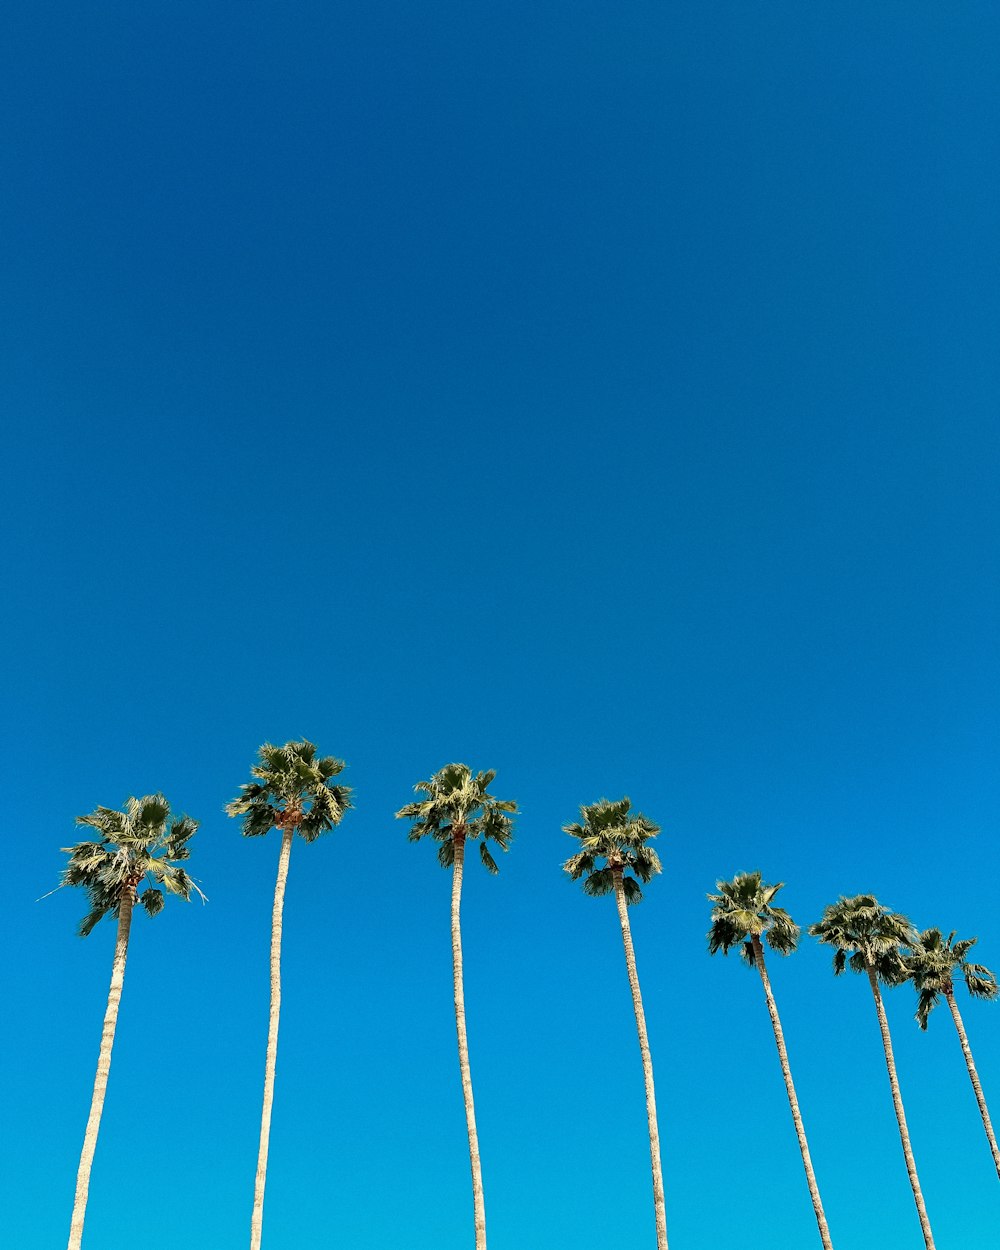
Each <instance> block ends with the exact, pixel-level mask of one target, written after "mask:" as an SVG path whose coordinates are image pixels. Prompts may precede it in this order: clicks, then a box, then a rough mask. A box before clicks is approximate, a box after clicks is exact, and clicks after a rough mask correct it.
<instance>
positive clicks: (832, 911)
mask: <svg viewBox="0 0 1000 1250" xmlns="http://www.w3.org/2000/svg"><path fill="white" fill-rule="evenodd" d="M809 932H810V933H811V934H812V936H813V937H815V938H819V940H820V941H821V942H824V943H826V944H827V945H828V946H833V947H835V951H834V956H833V971H834V974H835V975H836V976H840V974H841V973H842V972H843V971H844V969H845V968H850V970H851V971H852V972H857V973H859V974H860V973H864V974H865V975H866V976H867V977H868V984H869V985H870V986H871V991H872V997H873V998H874V1000H875V1011H876V1014H877V1015H878V1024H879V1029H880V1030H881V1033H882V1046H883V1048H884V1050H885V1066H886V1068H887V1069H888V1072H889V1086H890V1088H891V1089H892V1105H893V1107H894V1109H895V1112H896V1123H897V1124H898V1125H899V1140H900V1141H901V1142H902V1145H903V1158H904V1159H905V1160H906V1173H907V1176H908V1177H909V1178H910V1188H911V1189H912V1190H913V1200H914V1202H915V1203H916V1206H917V1215H918V1216H919V1218H920V1228H921V1231H922V1232H923V1235H924V1244H925V1246H926V1247H927V1250H934V1236H933V1234H932V1232H931V1225H930V1220H929V1219H928V1218H927V1208H926V1207H925V1206H924V1195H923V1192H922V1191H921V1189H920V1179H919V1177H918V1176H917V1165H916V1163H915V1162H914V1159H913V1150H912V1148H911V1146H910V1134H909V1131H908V1129H907V1127H906V1115H905V1114H904V1112H903V1097H902V1094H900V1092H899V1079H898V1077H897V1076H896V1060H895V1058H894V1057H893V1053H892V1038H891V1037H890V1036H889V1021H888V1020H887V1019H886V1015H885V1004H884V1003H883V1002H882V994H881V992H880V991H879V983H881V984H882V985H888V986H894V985H899V984H900V983H901V982H903V981H905V980H906V965H905V963H904V962H903V951H904V950H905V949H907V948H909V947H912V946H913V945H914V944H915V943H916V942H917V941H918V940H919V935H918V934H917V931H916V929H915V928H914V927H913V925H912V924H911V923H910V921H909V920H908V919H907V918H906V917H905V916H903V915H901V914H900V913H899V912H894V911H889V910H888V909H887V908H885V907H883V906H882V905H881V903H880V902H879V901H878V899H877V898H875V897H874V896H873V895H871V894H858V895H855V896H854V897H853V898H844V897H841V898H839V899H838V900H837V902H836V903H831V904H830V906H829V907H828V908H827V909H826V911H824V913H823V919H822V920H819V921H817V923H816V924H813V925H810V926H809Z"/></svg>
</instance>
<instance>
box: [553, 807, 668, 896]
mask: <svg viewBox="0 0 1000 1250" xmlns="http://www.w3.org/2000/svg"><path fill="white" fill-rule="evenodd" d="M631 807H632V804H631V801H630V800H629V799H628V798H621V799H618V800H616V801H615V802H610V801H609V800H608V799H600V800H599V801H598V802H597V803H592V804H590V805H589V806H588V805H584V806H581V808H580V815H581V817H582V818H583V819H582V821H579V822H574V823H573V824H569V825H564V826H563V833H568V834H569V835H570V837H574V838H577V839H578V840H579V842H580V850H579V851H578V852H577V853H576V854H575V855H571V856H570V857H569V859H567V860H566V862H565V863H564V864H563V870H564V871H565V872H566V873H568V874H569V877H570V880H572V881H579V880H580V878H581V877H583V892H584V893H585V894H590V895H595V896H596V895H601V894H609V893H610V892H611V891H612V890H613V889H614V888H615V874H616V873H621V875H622V887H623V890H624V893H625V901H626V902H627V903H630V904H632V903H638V902H639V901H640V900H641V899H642V888H641V886H640V884H639V882H642V884H643V885H646V884H647V883H648V882H650V881H651V880H652V879H653V877H654V876H655V875H656V874H657V873H658V872H661V871H662V864H661V863H660V857H659V856H658V855H657V853H656V852H655V851H654V850H653V848H652V847H651V846H648V845H647V842H648V841H649V839H651V838H655V837H656V836H657V834H658V833H659V832H660V826H659V825H656V824H654V823H653V822H652V821H651V820H648V819H647V818H646V817H645V816H644V815H643V814H642V813H641V812H632V811H631ZM601 861H603V863H602V862H601ZM630 874H632V875H630Z"/></svg>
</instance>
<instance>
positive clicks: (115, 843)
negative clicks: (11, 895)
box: [60, 794, 204, 937]
mask: <svg viewBox="0 0 1000 1250" xmlns="http://www.w3.org/2000/svg"><path fill="white" fill-rule="evenodd" d="M77 824H79V825H85V826H87V827H89V828H92V829H96V830H97V831H98V832H99V833H100V834H101V837H100V840H99V841H96V842H77V843H76V844H75V845H74V846H68V847H63V851H64V853H65V854H67V855H68V856H69V860H68V862H67V864H66V867H65V869H64V870H63V874H62V878H61V880H60V887H61V886H79V887H80V888H82V889H83V890H84V891H85V892H86V894H87V899H88V902H89V904H90V910H89V911H88V912H87V914H86V916H84V918H83V920H82V921H81V923H80V928H79V933H80V935H81V936H82V937H86V936H87V935H88V934H89V933H91V932H92V931H93V929H94V926H95V925H97V924H98V923H99V922H100V921H101V920H102V919H103V918H104V917H105V916H111V915H117V913H118V910H119V908H120V907H121V903H122V898H123V897H124V892H125V891H126V890H130V891H132V894H133V898H135V897H136V895H137V891H138V887H139V885H140V884H141V883H142V882H143V881H145V880H146V879H147V878H150V877H151V878H152V880H153V882H154V883H155V885H156V886H159V885H163V886H164V887H165V888H166V889H167V890H168V891H170V892H171V893H173V894H177V895H178V896H179V897H181V898H184V899H188V898H190V896H191V892H192V890H194V891H196V892H197V893H198V894H201V891H200V890H199V889H198V887H197V886H196V885H195V883H194V882H193V880H192V879H191V878H190V877H189V876H188V875H187V873H186V872H184V870H183V869H182V868H177V867H175V861H177V860H186V859H188V858H190V849H189V847H188V843H189V842H190V840H191V838H192V837H193V836H194V834H195V833H196V832H197V829H198V824H197V822H196V821H194V820H191V819H190V817H188V816H181V817H179V818H178V819H177V820H175V821H173V823H170V805H169V803H168V802H167V800H166V799H165V798H164V797H163V795H162V794H147V795H144V796H143V797H142V798H135V797H130V798H129V799H128V800H127V801H126V803H125V810H124V811H115V810H114V809H113V808H109V807H98V808H96V809H95V810H94V811H93V812H89V813H88V814H87V815H85V816H79V817H77ZM202 898H204V895H202ZM138 901H139V902H140V903H142V905H143V907H144V909H145V910H146V912H147V914H148V915H150V916H155V915H156V914H157V913H158V912H159V911H160V910H161V909H162V907H163V893H162V891H161V890H159V889H156V888H155V887H150V888H148V889H146V890H145V891H143V893H142V894H141V895H138Z"/></svg>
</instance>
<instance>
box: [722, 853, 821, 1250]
mask: <svg viewBox="0 0 1000 1250" xmlns="http://www.w3.org/2000/svg"><path fill="white" fill-rule="evenodd" d="M783 885H784V882H781V881H779V882H778V884H777V885H768V884H767V883H766V882H764V881H763V880H762V879H761V874H760V873H759V872H741V873H738V874H737V875H736V876H735V877H734V878H733V880H732V881H718V882H716V889H717V890H718V891H719V892H718V894H709V896H708V898H709V901H710V902H711V903H713V904H714V906H713V907H712V927H711V928H710V929H709V931H708V951H709V954H710V955H716V954H718V952H719V951H722V953H723V954H724V955H728V954H729V952H730V950H732V948H733V947H734V946H739V947H740V954H741V955H742V956H743V958H744V959H745V960H746V962H747V964H748V965H749V966H750V967H751V968H756V969H757V971H758V972H759V973H760V982H761V985H763V987H764V997H765V999H766V1000H767V1011H768V1015H769V1016H770V1017H771V1028H772V1029H773V1030H774V1040H775V1042H776V1044H777V1047H778V1059H779V1061H780V1063H781V1075H782V1076H783V1077H784V1078H785V1092H786V1093H787V1095H788V1105H789V1107H791V1109H792V1121H793V1122H794V1124H795V1135H796V1137H797V1138H798V1141H799V1152H800V1153H801V1155H802V1166H803V1167H804V1168H805V1171H806V1181H807V1183H808V1185H809V1196H810V1197H811V1198H812V1204H813V1211H814V1212H815V1214H816V1224H817V1226H818V1227H819V1235H820V1240H821V1241H822V1242H823V1247H824V1250H833V1242H832V1241H831V1240H830V1230H829V1228H828V1227H827V1223H826V1214H825V1212H824V1211H823V1203H822V1201H821V1200H820V1196H819V1186H818V1185H817V1184H816V1176H815V1173H814V1172H813V1166H812V1159H811V1158H810V1157H809V1145H808V1143H807V1141H806V1131H805V1128H804V1127H803V1124H802V1115H801V1113H800V1111H799V1100H798V1098H797V1097H796V1095H795V1085H794V1084H793V1083H792V1069H791V1067H790V1066H789V1063H788V1052H787V1051H786V1049H785V1035H784V1033H783V1032H782V1028H781V1020H780V1018H779V1016H778V1006H777V1004H776V1003H775V1001H774V995H773V994H772V992H771V981H770V978H769V977H768V975H767V966H766V964H765V962H764V945H763V943H762V942H761V937H762V936H763V937H764V939H765V941H766V942H767V944H768V946H770V948H771V950H773V951H774V952H775V953H776V954H778V955H790V954H791V953H792V951H793V950H795V948H796V947H797V946H798V944H799V934H800V933H801V929H800V928H799V926H798V925H797V924H795V922H794V921H793V920H792V918H791V916H789V914H788V912H787V911H785V909H784V908H783V907H774V906H773V905H772V904H773V900H774V896H775V895H776V894H777V893H778V891H779V890H780V889H781V888H782V886H783Z"/></svg>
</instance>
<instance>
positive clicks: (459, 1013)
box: [451, 835, 486, 1250]
mask: <svg viewBox="0 0 1000 1250" xmlns="http://www.w3.org/2000/svg"><path fill="white" fill-rule="evenodd" d="M464 867H465V838H464V837H463V836H462V835H456V836H455V864H454V868H453V869H452V877H451V966H452V974H453V977H454V983H455V1031H456V1033H457V1034H458V1067H459V1071H460V1072H461V1074H462V1097H463V1099H464V1100H465V1124H466V1127H467V1129H468V1130H469V1165H470V1167H471V1168H472V1205H473V1211H474V1214H475V1221H476V1250H486V1201H485V1198H484V1196H483V1171H482V1166H481V1165H480V1162H479V1134H478V1133H477V1132H476V1106H475V1103H474V1102H473V1100H472V1071H471V1069H470V1068H469V1038H468V1034H467V1033H466V1031H465V984H464V981H463V978H462V922H461V908H462V871H463V869H464Z"/></svg>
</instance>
